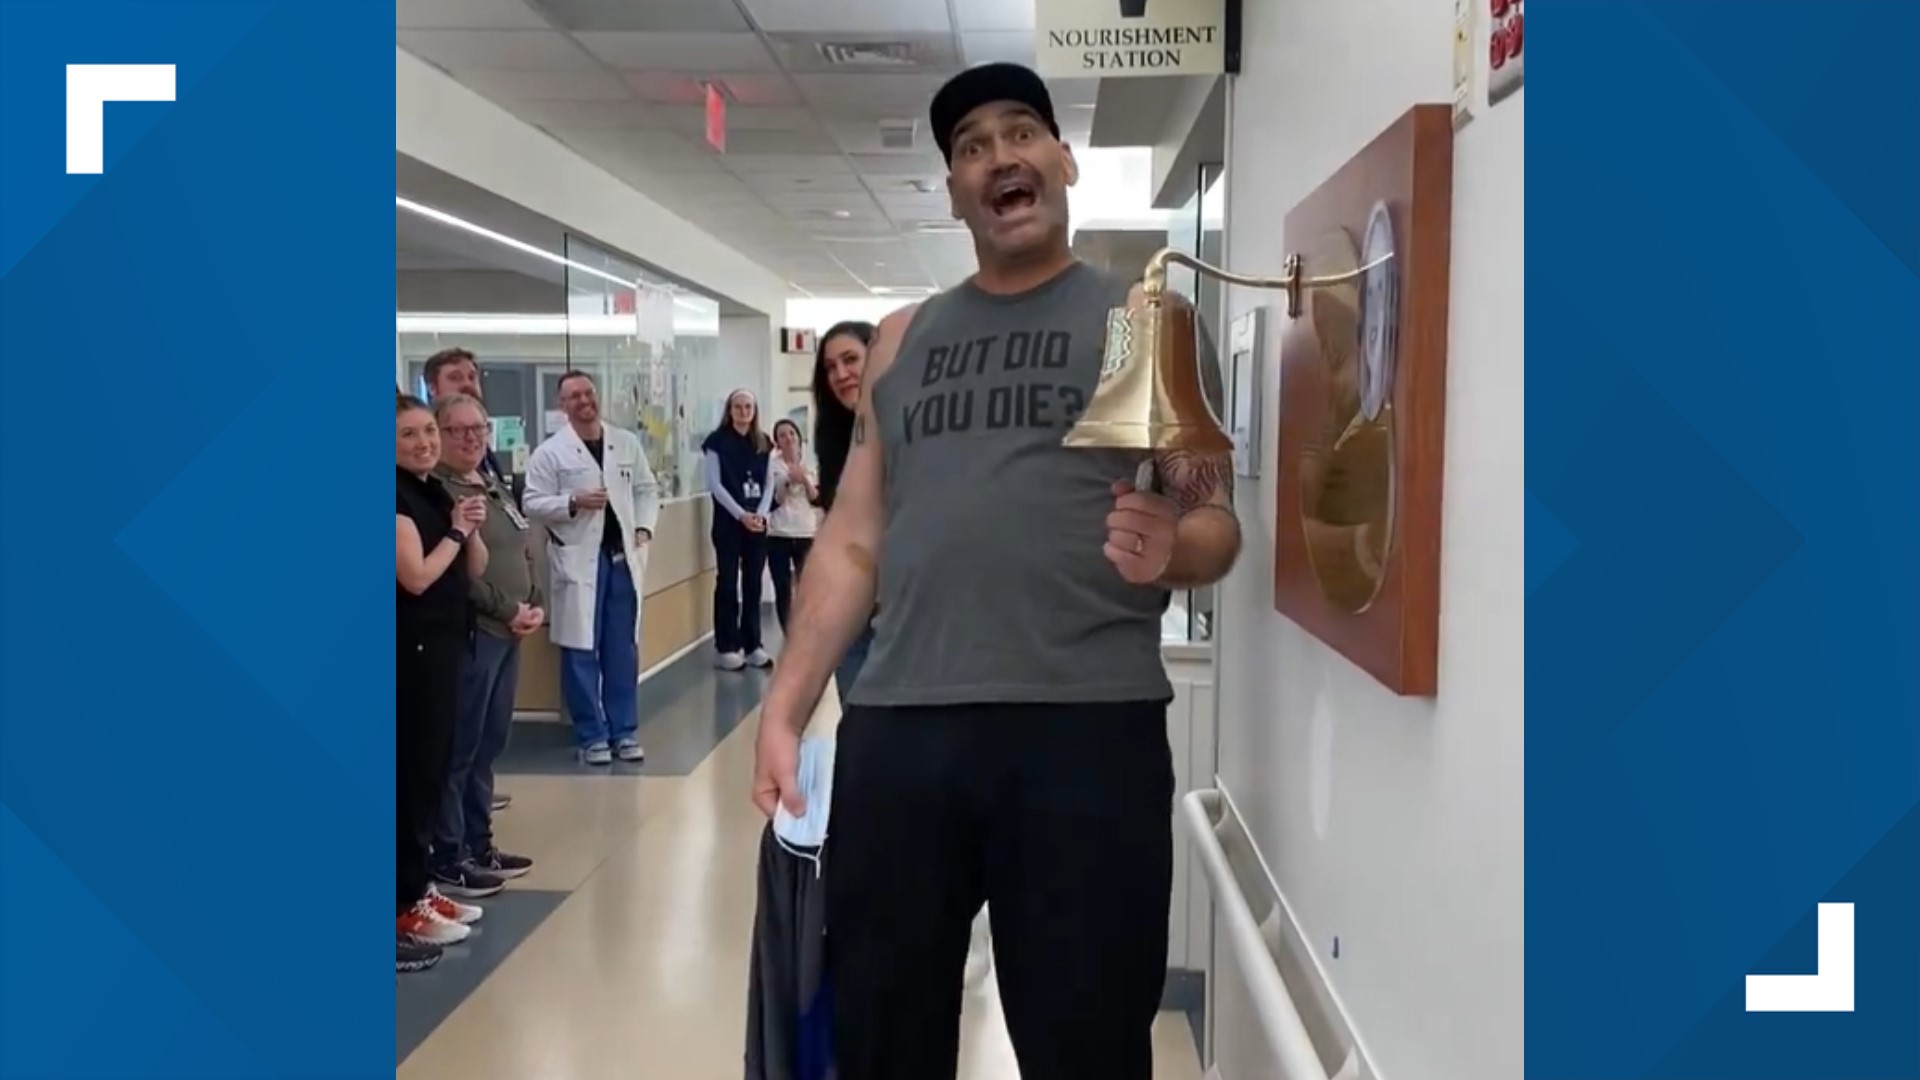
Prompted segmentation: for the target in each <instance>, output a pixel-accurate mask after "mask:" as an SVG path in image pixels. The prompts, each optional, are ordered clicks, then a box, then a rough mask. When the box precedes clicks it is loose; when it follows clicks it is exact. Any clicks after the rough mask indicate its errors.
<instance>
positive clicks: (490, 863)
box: [473, 848, 533, 881]
mask: <svg viewBox="0 0 1920 1080" xmlns="http://www.w3.org/2000/svg"><path fill="white" fill-rule="evenodd" d="M473 865H475V866H477V867H479V868H480V869H481V870H483V871H485V872H486V873H489V874H492V875H493V876H494V877H497V878H505V879H507V880H509V881H511V880H513V879H514V878H517V877H520V876H522V875H524V874H525V873H526V872H527V871H529V870H531V869H533V860H532V859H529V858H527V857H526V856H525V855H509V854H507V853H506V852H504V851H501V850H500V849H499V848H493V849H492V850H490V851H488V852H486V853H485V854H483V855H481V856H480V857H479V858H476V859H474V860H473Z"/></svg>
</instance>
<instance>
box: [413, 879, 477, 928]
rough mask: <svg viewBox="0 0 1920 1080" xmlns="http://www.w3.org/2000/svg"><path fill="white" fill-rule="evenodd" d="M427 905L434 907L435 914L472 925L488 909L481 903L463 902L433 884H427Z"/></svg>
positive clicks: (463, 924)
mask: <svg viewBox="0 0 1920 1080" xmlns="http://www.w3.org/2000/svg"><path fill="white" fill-rule="evenodd" d="M427 906H429V907H431V908H433V913H434V914H435V915H438V916H440V917H441V918H442V919H446V920H448V921H450V922H457V923H459V924H460V925H461V926H472V925H473V924H474V923H477V922H479V921H480V917H481V916H482V915H485V914H486V909H484V908H482V907H480V906H479V905H477V904H463V903H461V902H460V901H458V900H455V899H454V898H452V897H451V896H448V895H447V894H445V893H443V892H441V891H440V890H439V889H437V888H435V887H434V886H432V885H429V886H427Z"/></svg>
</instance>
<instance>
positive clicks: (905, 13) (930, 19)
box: [743, 0, 953, 34]
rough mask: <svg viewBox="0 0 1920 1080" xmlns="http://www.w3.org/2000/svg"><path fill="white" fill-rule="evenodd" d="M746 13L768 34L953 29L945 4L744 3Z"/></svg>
mask: <svg viewBox="0 0 1920 1080" xmlns="http://www.w3.org/2000/svg"><path fill="white" fill-rule="evenodd" d="M743 4H744V6H745V8H746V10H747V13H748V14H749V15H751V16H753V21H754V22H755V23H756V24H758V26H759V27H760V29H761V30H763V31H765V32H767V33H770V34H786V33H794V32H802V33H824V32H827V31H833V30H840V31H849V30H853V29H854V28H856V27H857V28H859V31H858V32H865V33H890V32H905V33H946V32H949V31H951V30H952V29H953V22H952V20H951V19H949V18H948V17H947V0H833V2H832V3H827V2H825V0H743Z"/></svg>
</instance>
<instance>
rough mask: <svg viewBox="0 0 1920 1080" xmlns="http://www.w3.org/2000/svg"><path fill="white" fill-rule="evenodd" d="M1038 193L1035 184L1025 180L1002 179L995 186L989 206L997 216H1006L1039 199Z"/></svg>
mask: <svg viewBox="0 0 1920 1080" xmlns="http://www.w3.org/2000/svg"><path fill="white" fill-rule="evenodd" d="M1038 198H1039V197H1038V193H1037V192H1036V191H1035V190H1034V186H1033V184H1031V183H1029V182H1028V181H1025V180H1002V181H1000V182H999V183H997V184H995V185H994V186H993V192H992V195H991V196H990V197H989V198H988V200H987V206H988V208H989V209H991V210H992V211H993V212H994V214H995V215H996V216H999V217H1005V216H1006V215H1008V214H1011V213H1014V212H1016V211H1019V210H1025V209H1027V208H1029V207H1031V206H1033V204H1034V203H1035V202H1037V201H1038Z"/></svg>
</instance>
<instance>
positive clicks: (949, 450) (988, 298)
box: [754, 64, 1240, 1080]
mask: <svg viewBox="0 0 1920 1080" xmlns="http://www.w3.org/2000/svg"><path fill="white" fill-rule="evenodd" d="M931 120H932V128H933V132H934V137H935V139H936V141H937V142H938V143H939V144H940V148H941V151H942V153H943V154H945V155H946V158H947V161H948V168H949V176H948V190H949V192H950V194H951V196H952V200H953V207H954V213H955V216H957V217H960V218H962V219H963V220H965V221H966V223H967V226H968V229H969V231H971V232H972V234H973V238H974V247H975V251H976V252H977V254H978V257H979V271H978V273H976V274H975V276H974V277H973V278H972V279H971V280H969V281H968V282H966V283H965V284H963V285H960V286H959V287H957V288H955V289H952V290H950V291H948V292H946V293H943V294H941V295H939V296H936V297H933V298H931V299H929V300H927V301H926V302H924V303H923V304H921V305H919V307H918V309H917V310H907V311H902V312H897V313H895V314H894V315H892V316H890V317H888V318H887V319H886V320H885V321H884V322H882V323H881V325H880V329H879V332H878V335H877V337H876V340H875V342H874V345H873V349H872V351H871V352H870V354H869V357H868V360H867V366H866V371H865V376H864V378H865V384H866V389H865V392H864V394H863V395H862V400H861V404H860V411H859V416H858V419H857V420H856V426H855V434H854V446H853V449H852V452H851V453H850V454H849V456H848V460H847V466H846V471H845V473H844V475H843V477H842V479H841V486H840V489H839V492H838V494H837V495H836V498H835V503H834V508H833V511H832V512H831V513H829V514H828V515H827V518H826V522H825V524H824V525H823V527H822V528H821V531H820V534H819V536H818V538H817V540H816V542H815V545H814V550H813V554H812V556H811V557H810V558H809V559H808V562H807V572H806V574H805V575H803V576H802V579H801V584H800V595H799V598H798V604H797V608H796V611H795V613H794V630H793V632H792V633H791V634H790V635H789V638H788V644H787V649H786V652H785V655H783V656H782V657H781V660H780V666H779V668H778V669H777V671H776V672H775V675H774V679H773V684H772V686H771V687H770V688H769V689H768V692H767V697H766V701H765V704H764V707H763V709H762V713H761V724H760V732H759V743H758V748H757V765H756V776H755V781H754V799H755V802H756V803H757V804H758V805H759V807H760V809H761V810H762V811H763V812H764V813H766V814H767V815H768V816H770V817H771V816H773V815H774V814H775V812H776V810H777V809H779V808H781V807H784V808H785V810H786V812H787V813H790V814H796V815H805V814H806V812H807V807H806V806H805V804H804V801H803V798H802V796H801V793H800V792H799V790H798V785H797V783H796V779H795V774H796V763H797V759H798V755H799V740H800V736H801V733H802V731H803V730H804V729H805V726H806V722H807V720H808V718H809V717H810V716H811V715H812V713H813V709H814V705H815V704H816V702H817V701H818V700H819V697H820V693H821V691H822V690H823V689H824V688H825V685H826V680H827V677H828V675H829V674H830V673H831V672H832V670H833V667H834V665H835V664H836V663H837V662H838V660H839V658H840V654H841V652H842V651H843V650H844V649H845V648H846V647H847V645H848V644H849V643H850V642H852V641H853V639H854V638H855V636H856V635H857V634H858V633H859V632H860V630H861V629H862V628H863V627H864V625H865V624H866V621H867V618H868V616H869V614H871V613H873V612H874V610H875V606H876V604H877V608H878V614H877V616H876V618H875V631H876V632H875V638H874V643H873V651H872V653H871V655H870V657H869V659H868V661H867V664H866V667H865V669H864V670H863V671H862V672H861V674H860V678H859V680H858V682H857V683H856V684H855V686H854V688H853V691H852V693H851V695H850V698H851V701H850V704H849V706H848V709H847V713H846V716H845V718H844V719H843V720H842V722H841V726H840V729H839V735H838V739H839V746H838V752H837V754H836V759H835V770H834V779H833V806H832V815H831V831H830V834H829V839H828V841H827V849H826V859H825V862H826V875H827V896H828V900H827V904H828V907H827V910H828V922H829V933H828V950H829V964H830V966H831V969H832V971H833V981H834V986H835V1001H834V1015H835V1052H836V1056H837V1058H838V1066H839V1073H838V1075H839V1077H840V1080H903V1078H911V1080H943V1078H950V1077H952V1076H953V1075H954V1073H955V1070H956V1068H957V1058H958V1046H959V1019H960V1006H961V995H962V979H961V967H962V965H963V963H964V959H965V956H966V953H967V942H968V936H969V924H970V923H971V921H972V918H973V915H974V913H975V912H976V911H978V910H979V908H980V906H981V904H982V903H983V902H985V903H987V904H988V909H989V911H990V912H991V917H992V922H993V937H994V943H995V958H996V960H997V962H998V965H997V966H998V968H999V972H1000V979H999V982H1000V993H1001V998H1002V1001H1003V1004H1004V1006H1005V1010H1006V1014H1007V1023H1008V1028H1009V1031H1010V1033H1011V1034H1012V1037H1013V1042H1014V1049H1015V1052H1016V1054H1017V1055H1018V1057H1019V1059H1020V1070H1021V1076H1022V1077H1023V1078H1024V1080H1094V1078H1098V1080H1151V1077H1152V1075H1153V1051H1152V1037H1151V1030H1152V1025H1153V1020H1154V1017H1155V1015H1156V1013H1157V1012H1158V1010H1159V1004H1160V992H1161V985H1162V983H1163V982H1164V980H1165V976H1166V954H1167V929H1168V927H1167V918H1168V902H1169V899H1170V890H1171V878H1172V811H1173V808H1172V796H1173V765H1172V758H1171V754H1170V753H1169V750H1168V746H1167V732H1166V706H1167V702H1168V701H1169V700H1170V699H1171V698H1172V688H1171V686H1170V685H1169V684H1168V682H1167V677H1166V673H1165V671H1164V669H1163V667H1162V664H1161V659H1160V629H1159V627H1160V615H1161V613H1162V611H1164V610H1165V606H1166V602H1167V596H1168V590H1169V589H1173V588H1185V587H1190V586H1195V585H1203V584H1208V583H1211V582H1214V581H1217V580H1219V579H1220V578H1221V577H1223V576H1225V574H1226V572H1227V571H1228V570H1229V569H1230V568H1231V567H1232V564H1233V560H1234V558H1235V556H1236V555H1237V554H1238V552H1239V547H1240V533H1239V525H1238V522H1237V521H1236V520H1235V519H1234V517H1233V512H1232V508H1231V499H1230V496H1231V492H1230V491H1229V490H1228V481H1227V479H1226V478H1227V477H1228V476H1230V475H1231V473H1230V470H1229V469H1226V468H1223V467H1221V463H1219V462H1215V461H1210V460H1209V461H1194V460H1190V459H1177V458H1175V457H1173V456H1171V455H1164V456H1162V457H1161V458H1160V459H1159V461H1158V462H1157V464H1158V466H1159V473H1160V477H1161V486H1162V487H1164V488H1165V489H1166V491H1167V494H1165V495H1162V494H1153V493H1147V492H1138V491H1134V490H1133V488H1132V484H1131V480H1132V477H1133V475H1134V473H1135V470H1136V466H1137V465H1138V464H1139V462H1138V459H1137V458H1136V457H1135V456H1133V455H1130V454H1126V453H1122V452H1109V451H1099V450H1087V449H1067V448H1065V447H1063V446H1062V445H1061V440H1062V438H1063V436H1065V434H1066V432H1067V429H1068V428H1069V427H1070V426H1071V425H1072V423H1073V422H1074V420H1075V419H1077V418H1078V417H1079V415H1080V413H1081V411H1082V410H1084V409H1085V408H1086V406H1087V403H1088V401H1089V400H1090V398H1091V396H1092V393H1093V388H1094V384H1095V383H1096V382H1097V381H1098V378H1099V368H1100V361H1101V352H1102V346H1103V343H1104V336H1105V328H1106V316H1107V312H1108V310H1109V309H1110V308H1114V307H1119V306H1124V305H1126V304H1128V303H1132V302H1137V299H1138V298H1137V296H1136V295H1134V293H1133V291H1132V290H1130V287H1129V284H1128V283H1127V282H1125V281H1121V280H1116V279H1114V278H1112V277H1110V276H1109V275H1107V274H1104V273H1102V272H1100V271H1098V270H1096V269H1094V268H1092V267H1089V266H1086V265H1083V264H1080V263H1079V262H1077V261H1076V260H1075V259H1074V257H1073V254H1072V251H1071V249H1070V248H1069V246H1068V243H1067V189H1068V188H1069V187H1070V186H1071V185H1072V184H1073V182H1074V181H1075V179H1076V178H1077V173H1076V167H1075V165H1074V161H1073V156H1072V153H1071V152H1070V151H1069V150H1068V149H1067V147H1066V146H1065V145H1064V144H1062V143H1061V142H1060V139H1059V129H1058V126H1057V124H1056V123H1055V121H1054V114H1053V105H1052V102H1051V100H1050V99H1049V97H1048V95H1047V91H1046V87H1045V84H1044V83H1043V82H1042V81H1041V80H1040V79H1039V77H1038V76H1036V75H1034V74H1033V73H1032V72H1031V71H1028V70H1027V69H1025V68H1021V67H1017V66H1015V65H1009V64H993V65H986V66H983V67H976V68H971V69H969V70H968V71H966V72H964V73H962V74H961V75H958V76H956V77H955V78H954V79H953V80H952V81H951V82H949V83H948V84H947V85H946V87H944V88H943V89H942V90H941V91H940V93H939V94H938V95H936V96H935V98H934V101H933V105H932V109H931ZM825 810H826V808H825V807H820V808H815V812H819V813H824V812H825Z"/></svg>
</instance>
